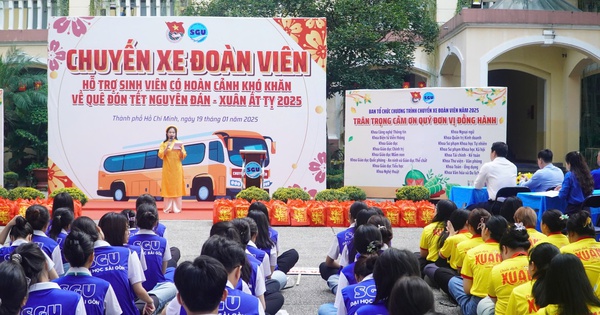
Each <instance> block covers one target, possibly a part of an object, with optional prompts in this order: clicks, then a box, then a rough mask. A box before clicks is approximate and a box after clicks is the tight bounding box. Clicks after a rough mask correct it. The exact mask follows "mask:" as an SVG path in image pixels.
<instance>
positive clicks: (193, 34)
mask: <svg viewBox="0 0 600 315" xmlns="http://www.w3.org/2000/svg"><path fill="white" fill-rule="evenodd" d="M188 35H189V36H190V38H191V39H192V40H193V41H195V42H196V43H201V42H203V41H204V40H205V39H206V37H208V29H207V28H206V26H204V24H202V23H194V24H192V26H190V29H189V30H188Z"/></svg>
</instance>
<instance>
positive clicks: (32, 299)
mask: <svg viewBox="0 0 600 315" xmlns="http://www.w3.org/2000/svg"><path fill="white" fill-rule="evenodd" d="M11 260H13V261H18V262H19V263H20V264H21V266H22V267H23V270H24V271H25V276H26V277H27V278H29V279H30V281H31V282H30V283H29V296H28V298H27V302H26V303H25V305H24V306H23V309H22V310H21V314H22V315H26V314H74V315H86V311H85V305H84V304H83V299H82V298H81V296H80V295H79V294H77V293H75V292H71V291H65V290H61V289H60V287H59V286H58V284H56V283H54V282H50V279H49V278H48V271H47V268H46V256H44V253H43V252H42V250H41V249H40V248H39V247H38V246H37V244H34V243H25V244H22V245H21V246H19V247H17V249H15V251H14V252H13V253H12V255H11Z"/></svg>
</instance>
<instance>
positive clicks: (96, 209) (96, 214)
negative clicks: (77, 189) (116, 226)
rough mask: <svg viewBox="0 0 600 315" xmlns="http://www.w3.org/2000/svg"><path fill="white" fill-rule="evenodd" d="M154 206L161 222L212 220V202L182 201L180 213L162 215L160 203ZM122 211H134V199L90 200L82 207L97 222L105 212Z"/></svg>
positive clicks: (85, 214) (86, 214) (84, 213)
mask: <svg viewBox="0 0 600 315" xmlns="http://www.w3.org/2000/svg"><path fill="white" fill-rule="evenodd" d="M156 206H157V207H158V214H159V216H160V219H161V220H212V210H213V202H212V201H203V202H198V201H195V200H184V201H183V211H182V212H181V213H164V212H163V211H162V210H163V202H162V201H157V202H156ZM123 209H135V199H132V200H130V201H125V202H124V201H112V200H90V201H88V202H87V203H86V204H85V206H84V207H83V215H84V216H87V217H90V218H92V219H94V220H98V219H100V217H102V215H104V214H105V213H107V212H121V210H123Z"/></svg>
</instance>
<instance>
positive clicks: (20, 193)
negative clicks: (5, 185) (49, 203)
mask: <svg viewBox="0 0 600 315" xmlns="http://www.w3.org/2000/svg"><path fill="white" fill-rule="evenodd" d="M19 198H21V199H36V198H46V195H44V193H42V192H41V191H39V190H37V189H35V188H33V187H17V188H14V189H11V190H9V191H8V199H10V200H17V199H19Z"/></svg>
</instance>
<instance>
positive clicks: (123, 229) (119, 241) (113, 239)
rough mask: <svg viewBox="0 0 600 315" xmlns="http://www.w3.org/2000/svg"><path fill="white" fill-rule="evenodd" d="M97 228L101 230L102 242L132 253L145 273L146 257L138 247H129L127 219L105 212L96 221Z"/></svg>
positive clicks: (114, 213)
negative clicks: (127, 249) (123, 248)
mask: <svg viewBox="0 0 600 315" xmlns="http://www.w3.org/2000/svg"><path fill="white" fill-rule="evenodd" d="M98 226H99V227H100V229H101V230H102V235H103V236H104V241H106V242H107V243H108V244H110V246H118V247H127V248H129V249H130V250H132V251H134V252H135V253H136V254H137V255H138V258H139V259H140V264H141V265H142V269H143V270H144V271H146V269H148V266H147V265H146V255H145V254H144V251H143V250H142V248H141V247H140V246H136V245H130V244H128V242H129V237H130V236H129V231H128V229H127V218H125V216H123V215H122V214H119V213H116V212H107V213H105V214H104V215H103V216H102V217H101V218H100V221H98Z"/></svg>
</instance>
